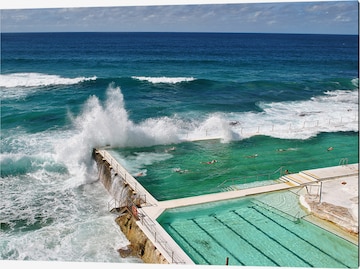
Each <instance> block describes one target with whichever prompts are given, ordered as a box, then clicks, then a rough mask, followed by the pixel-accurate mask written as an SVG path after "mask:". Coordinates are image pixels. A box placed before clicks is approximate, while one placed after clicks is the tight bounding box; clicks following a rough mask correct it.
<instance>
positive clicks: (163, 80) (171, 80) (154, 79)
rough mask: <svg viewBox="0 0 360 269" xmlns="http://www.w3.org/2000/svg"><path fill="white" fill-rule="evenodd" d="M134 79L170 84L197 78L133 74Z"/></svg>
mask: <svg viewBox="0 0 360 269" xmlns="http://www.w3.org/2000/svg"><path fill="white" fill-rule="evenodd" d="M132 78H133V79H137V80H142V81H148V82H151V83H154V84H156V83H169V84H176V83H180V82H189V81H193V80H195V78H193V77H136V76H133V77H132Z"/></svg>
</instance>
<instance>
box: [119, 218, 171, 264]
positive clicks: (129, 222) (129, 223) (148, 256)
mask: <svg viewBox="0 0 360 269" xmlns="http://www.w3.org/2000/svg"><path fill="white" fill-rule="evenodd" d="M116 223H117V224H118V225H119V226H120V228H121V231H122V232H123V233H124V234H125V235H126V237H127V239H128V240H129V241H130V243H131V244H130V245H129V246H127V249H126V250H125V252H127V253H128V255H132V256H137V257H139V258H141V259H142V260H143V261H144V262H145V263H156V264H169V262H168V261H167V260H166V259H165V257H164V256H163V255H162V254H161V253H160V251H159V250H158V249H157V248H156V247H155V246H154V244H153V243H152V242H151V241H150V240H149V239H148V238H147V236H146V235H145V234H144V232H143V231H142V230H141V229H140V228H139V226H138V225H137V224H136V219H135V218H134V217H133V216H132V215H131V214H130V213H126V214H123V215H121V216H119V217H117V218H116ZM119 252H120V254H121V253H124V251H121V250H120V251H119Z"/></svg>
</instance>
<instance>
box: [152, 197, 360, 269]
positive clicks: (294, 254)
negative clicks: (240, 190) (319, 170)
mask: <svg viewBox="0 0 360 269" xmlns="http://www.w3.org/2000/svg"><path fill="white" fill-rule="evenodd" d="M263 198H265V199H263ZM295 200H296V201H297V196H296V195H294V194H291V193H289V192H277V193H272V194H266V195H257V196H252V197H249V198H242V199H236V200H229V201H223V202H216V203H209V204H203V205H197V206H189V207H183V208H177V209H169V210H166V211H165V213H163V214H162V215H161V216H160V217H159V218H158V222H159V223H160V224H161V225H162V226H163V228H164V229H165V230H166V231H167V232H168V233H169V234H170V235H171V236H172V237H173V238H174V240H175V241H176V242H177V243H178V244H179V245H180V246H181V247H182V248H183V249H184V251H185V252H186V253H187V254H188V255H189V256H190V257H191V258H192V259H193V261H194V262H195V263H196V264H203V265H225V262H226V258H228V259H229V265H242V266H272V267H277V266H281V267H317V268H347V267H350V268H357V267H358V248H357V246H356V245H354V244H352V243H351V242H349V241H346V240H344V239H342V238H340V237H338V236H337V235H334V234H332V233H330V232H328V231H326V230H324V229H322V228H320V227H318V226H316V225H314V224H312V223H310V222H308V221H306V220H305V219H303V218H300V219H297V218H296V217H297V216H299V217H304V216H305V212H303V211H302V210H301V209H300V208H299V206H298V205H296V204H295V202H294V201H295ZM264 201H265V202H264ZM269 201H272V203H274V201H275V206H276V207H277V208H279V207H280V208H281V207H284V206H285V212H284V211H282V210H278V209H274V208H273V205H271V203H270V205H269ZM280 201H281V202H280ZM289 203H290V205H289ZM286 211H288V212H286Z"/></svg>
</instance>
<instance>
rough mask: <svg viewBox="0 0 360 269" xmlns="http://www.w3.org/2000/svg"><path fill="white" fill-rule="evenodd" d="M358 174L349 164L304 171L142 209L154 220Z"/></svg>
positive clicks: (356, 169) (356, 165) (356, 168)
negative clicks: (172, 212)
mask: <svg viewBox="0 0 360 269" xmlns="http://www.w3.org/2000/svg"><path fill="white" fill-rule="evenodd" d="M358 174H359V170H358V164H349V165H341V166H334V167H326V168H319V169H312V170H305V171H301V172H300V173H296V174H289V175H285V176H283V177H282V178H281V179H282V181H284V182H283V183H277V184H272V185H266V186H260V187H254V188H248V189H240V190H234V191H227V192H220V193H214V194H207V195H200V196H193V197H188V198H180V199H174V200H167V201H160V202H157V203H156V204H154V205H153V206H151V207H144V208H143V209H144V211H145V212H146V214H148V215H149V216H150V217H152V218H154V219H156V218H157V217H159V216H160V215H161V213H162V212H163V211H164V210H166V209H169V208H175V207H183V206H190V205H196V204H202V203H209V202H216V201H222V200H228V199H235V198H240V197H244V196H248V195H254V194H260V193H265V192H272V191H279V190H285V189H290V188H294V187H299V186H304V185H308V184H314V183H317V182H321V181H324V180H331V179H338V178H346V177H351V176H355V175H356V176H358Z"/></svg>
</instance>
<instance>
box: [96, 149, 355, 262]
mask: <svg viewBox="0 0 360 269" xmlns="http://www.w3.org/2000/svg"><path fill="white" fill-rule="evenodd" d="M93 157H94V159H95V161H96V163H97V165H98V168H100V167H101V169H99V178H100V180H101V182H102V183H103V185H104V186H105V188H106V189H107V190H108V191H109V192H110V187H111V186H110V185H111V180H112V179H111V177H112V176H113V175H115V176H119V175H121V179H122V180H123V181H124V184H126V185H130V188H131V192H128V194H127V195H128V196H129V197H133V195H134V194H136V195H140V196H141V197H146V199H145V200H144V199H142V202H140V203H139V204H138V205H136V204H133V203H131V204H130V206H129V205H122V206H120V207H122V208H124V209H125V210H126V209H127V212H128V213H129V214H130V215H128V217H129V216H131V218H133V220H135V223H136V225H137V226H138V227H139V230H138V231H137V232H136V235H135V238H136V236H138V237H143V236H144V235H145V237H146V238H147V239H148V240H149V241H150V242H151V244H152V245H151V247H147V248H144V252H143V253H142V255H140V256H141V257H140V258H142V257H145V256H146V257H159V256H161V258H155V259H153V260H151V259H150V260H146V259H145V258H143V260H144V262H149V263H182V264H194V262H193V261H192V260H191V259H190V258H189V256H188V255H187V254H186V253H185V252H184V251H183V250H182V249H181V248H180V247H179V246H178V244H177V243H176V242H175V241H174V240H173V239H172V238H171V237H170V236H169V235H168V234H167V232H166V231H165V230H164V229H163V228H162V227H161V226H160V224H159V223H158V222H157V221H156V219H157V217H159V216H160V215H161V213H162V212H164V211H165V210H166V209H169V208H176V207H182V206H189V205H194V204H201V203H208V202H215V201H223V200H226V199H236V198H240V197H245V196H248V195H254V194H260V193H266V192H273V191H279V190H286V189H292V188H299V187H305V186H308V185H310V184H314V183H317V182H321V181H322V180H325V179H326V180H332V179H335V178H339V177H340V178H341V177H346V175H349V174H351V175H352V176H353V175H357V176H358V168H357V167H358V164H350V165H348V164H346V165H342V166H336V167H330V168H323V169H321V170H319V171H320V172H321V173H320V174H319V173H318V174H316V173H315V174H314V171H313V170H308V171H303V172H300V173H298V174H291V175H290V176H289V178H286V177H285V178H284V179H283V182H282V183H277V184H273V185H267V186H261V187H255V188H249V189H243V190H235V191H228V192H220V193H215V194H209V195H200V196H195V197H189V198H181V199H174V200H168V201H161V202H159V201H157V200H156V199H155V198H154V197H153V196H152V195H151V194H150V193H148V192H147V191H146V190H145V188H143V187H142V186H141V184H140V183H139V182H137V180H136V179H135V178H133V177H132V176H131V175H130V174H129V173H128V172H127V171H126V169H125V168H123V167H122V166H121V165H120V164H119V163H118V162H117V161H116V160H115V159H114V158H113V157H112V156H111V155H110V154H109V153H108V152H107V151H106V150H104V149H94V151H93ZM343 167H347V168H350V170H349V169H341V168H343ZM104 168H105V169H104ZM326 169H330V170H331V171H330V174H328V173H326V171H328V170H326ZM114 170H115V171H114ZM348 170H349V171H348ZM100 171H103V172H102V173H103V175H101V174H100ZM112 171H113V172H112ZM319 171H318V172H319ZM334 171H336V172H335V173H334ZM344 173H345V174H344ZM110 194H111V192H110ZM124 214H125V213H124V212H123V215H124ZM119 217H120V216H119ZM119 226H120V228H121V229H122V230H123V231H125V232H124V233H125V235H126V237H127V238H128V239H129V238H134V237H133V236H130V234H129V233H130V231H129V230H126V229H123V228H124V227H121V224H120V225H119ZM130 230H131V229H130ZM140 231H141V232H140ZM131 232H132V233H133V231H131ZM129 241H130V242H131V240H130V239H129ZM132 241H133V242H134V239H132ZM131 243H132V242H131ZM148 252H156V253H155V255H151V254H149V253H148ZM164 260H166V262H165V261H164ZM159 261H160V262H159Z"/></svg>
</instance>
